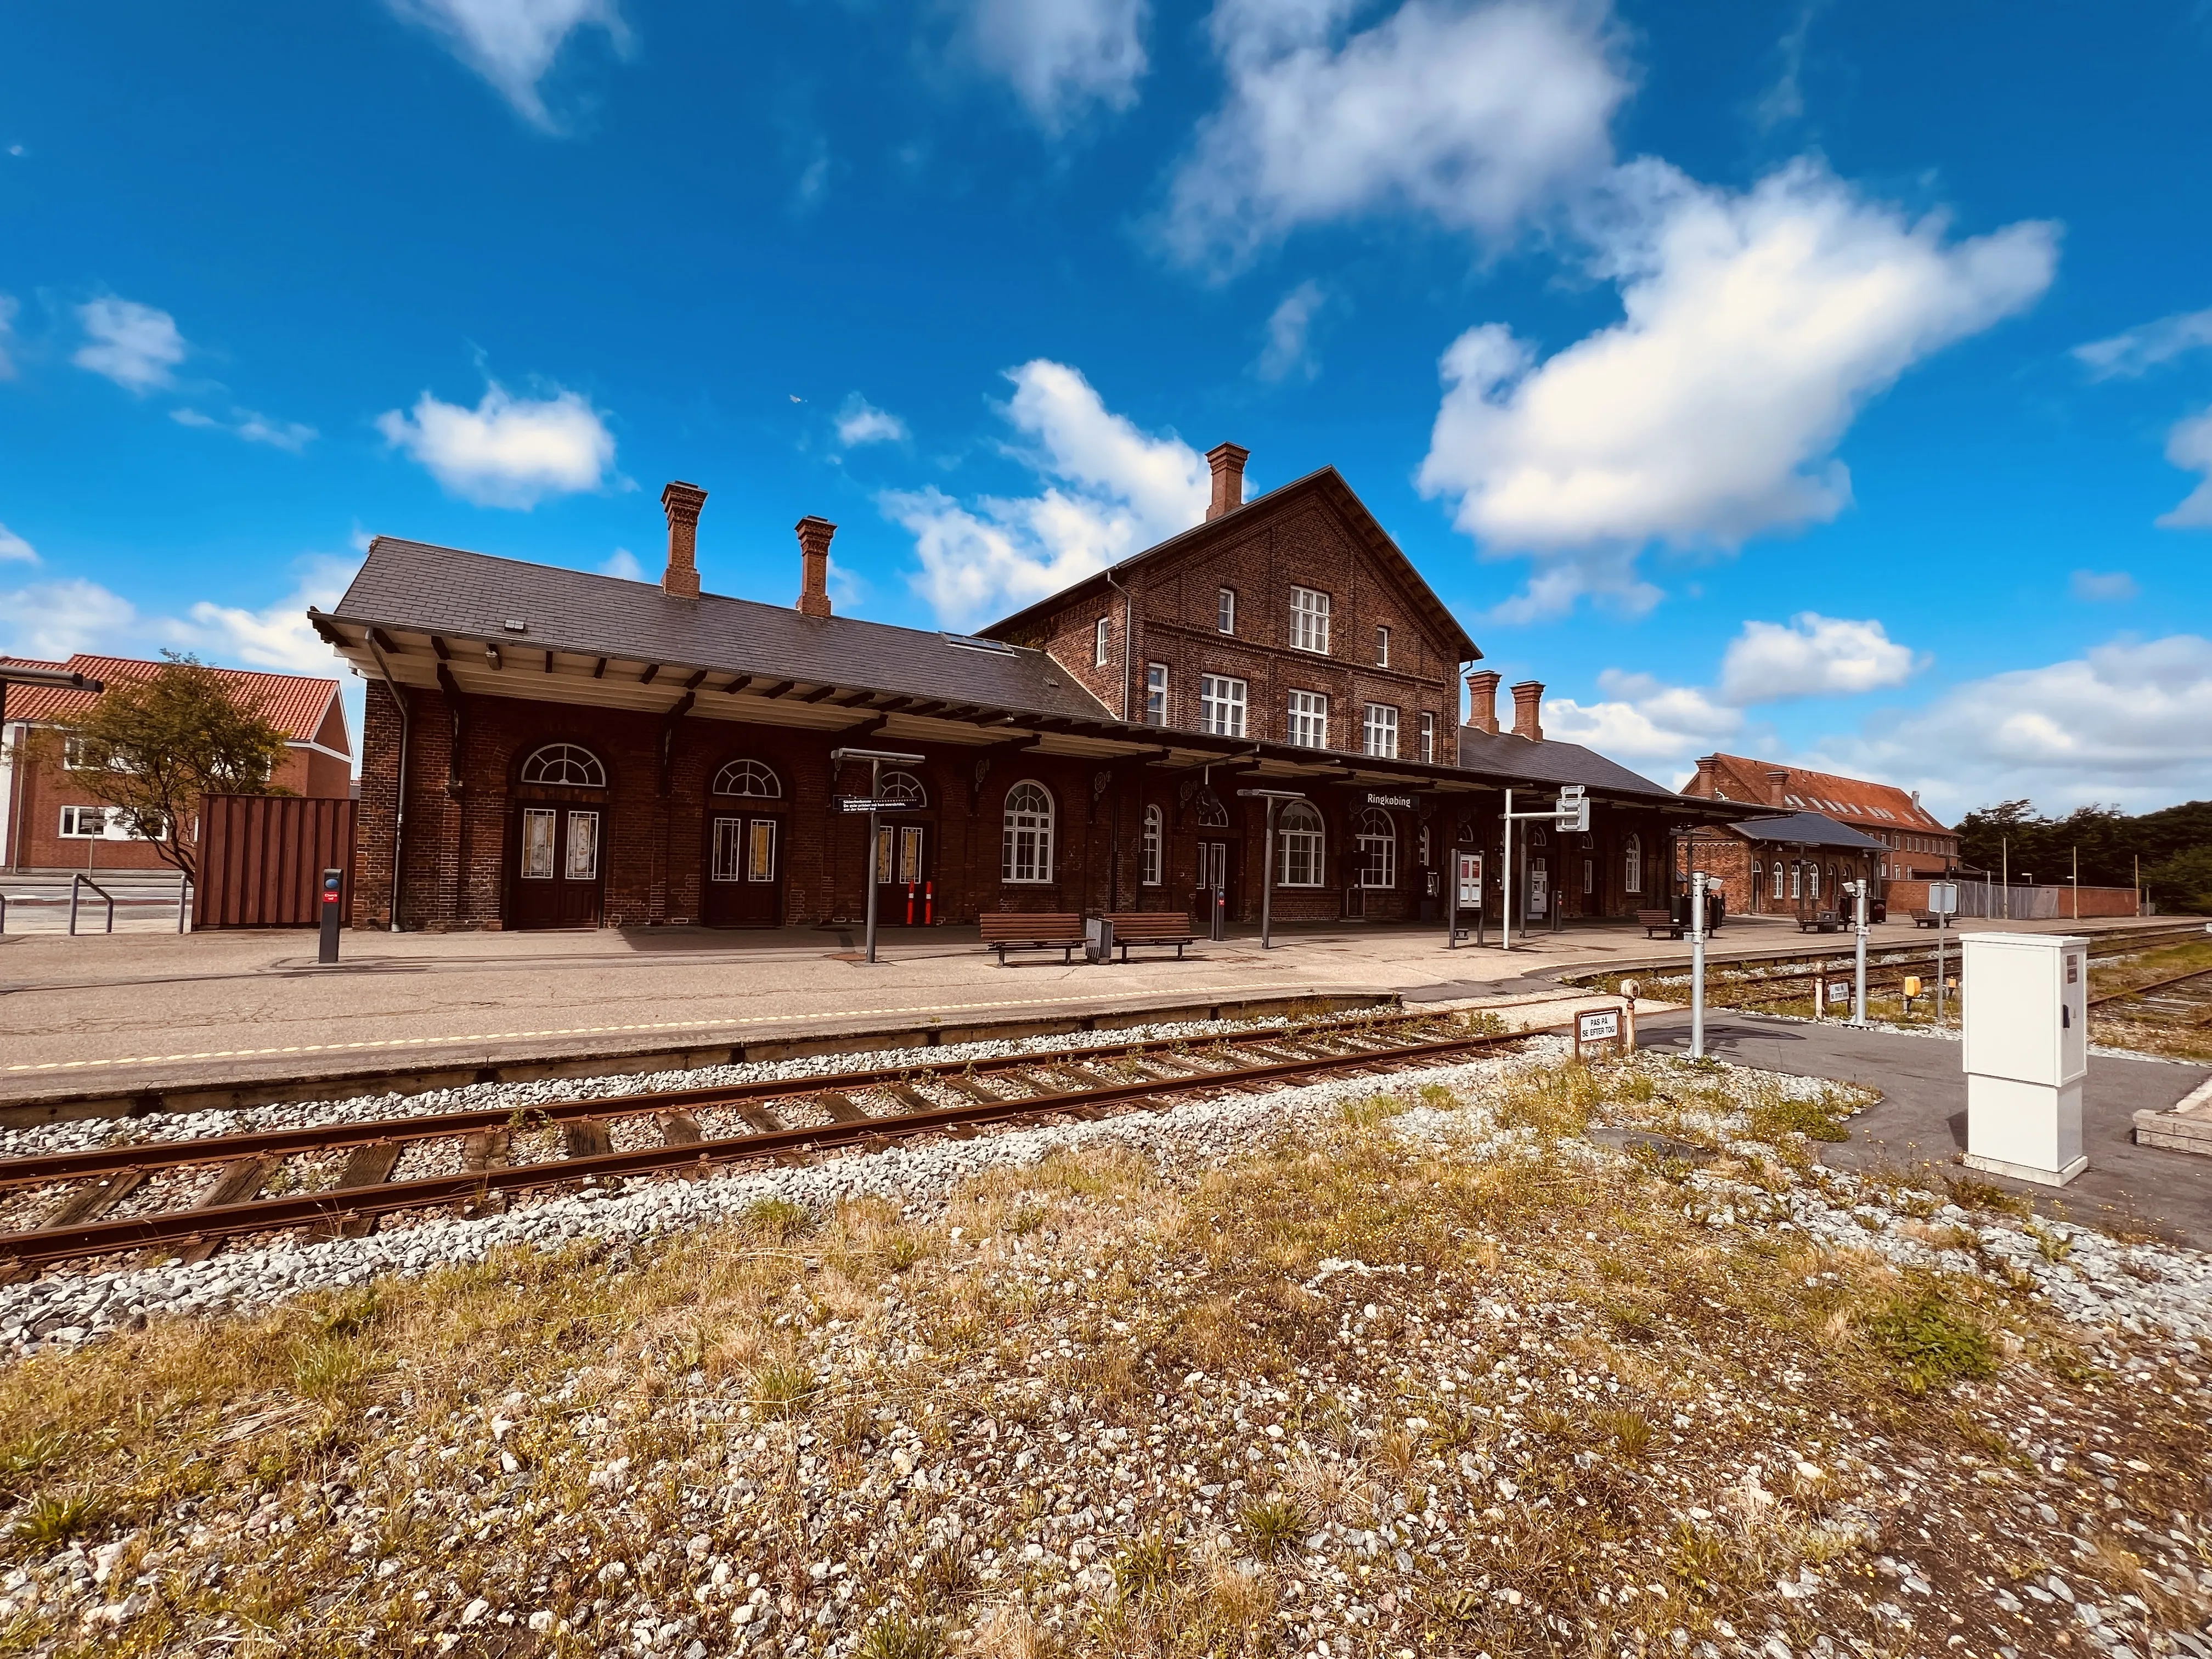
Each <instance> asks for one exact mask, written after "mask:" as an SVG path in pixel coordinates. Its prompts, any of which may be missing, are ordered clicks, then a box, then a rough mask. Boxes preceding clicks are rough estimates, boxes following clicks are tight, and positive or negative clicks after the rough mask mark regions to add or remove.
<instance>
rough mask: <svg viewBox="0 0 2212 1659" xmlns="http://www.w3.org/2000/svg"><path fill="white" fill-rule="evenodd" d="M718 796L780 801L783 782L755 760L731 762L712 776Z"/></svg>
mask: <svg viewBox="0 0 2212 1659" xmlns="http://www.w3.org/2000/svg"><path fill="white" fill-rule="evenodd" d="M714 793H716V794H718V795H744V796H749V797H750V798H752V799H757V800H781V799H783V781H782V780H781V778H779V777H777V776H776V775H775V773H774V772H771V771H770V770H769V769H768V768H767V767H765V766H763V765H762V764H761V763H759V762H758V761H756V760H733V761H732V762H731V763H729V764H728V765H727V766H726V767H724V768H723V769H721V770H720V771H719V772H717V773H715V774H714Z"/></svg>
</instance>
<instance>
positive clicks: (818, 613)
mask: <svg viewBox="0 0 2212 1659" xmlns="http://www.w3.org/2000/svg"><path fill="white" fill-rule="evenodd" d="M793 528H795V529H796V530H797V531H798V532H799V611H800V612H801V613H802V614H803V615H805V616H809V617H826V616H828V615H829V538H831V537H832V536H834V535H836V533H837V526H836V525H834V524H831V523H830V522H829V520H827V519H817V518H814V517H812V516H811V515H810V516H808V517H806V518H804V519H801V520H799V522H798V524H797V525H796V526H793Z"/></svg>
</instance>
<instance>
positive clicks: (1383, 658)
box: [1375, 628, 1390, 668]
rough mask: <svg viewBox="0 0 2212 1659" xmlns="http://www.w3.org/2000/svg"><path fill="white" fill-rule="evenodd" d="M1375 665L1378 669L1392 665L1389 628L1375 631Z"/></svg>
mask: <svg viewBox="0 0 2212 1659" xmlns="http://www.w3.org/2000/svg"><path fill="white" fill-rule="evenodd" d="M1375 665H1376V667H1377V668H1388V667H1389V665H1390V630H1389V629H1387V628H1377V629H1376V630H1375Z"/></svg>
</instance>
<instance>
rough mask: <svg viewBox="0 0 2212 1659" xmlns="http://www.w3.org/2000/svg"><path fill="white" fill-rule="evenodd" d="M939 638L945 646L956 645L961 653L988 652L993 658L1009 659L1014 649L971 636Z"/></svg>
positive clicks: (940, 636) (993, 641)
mask: <svg viewBox="0 0 2212 1659" xmlns="http://www.w3.org/2000/svg"><path fill="white" fill-rule="evenodd" d="M939 638H940V639H942V640H943V641H945V644H947V645H957V646H958V647H960V648H961V649H962V650H963V651H987V652H989V653H991V654H992V655H993V656H994V657H1011V656H1012V655H1013V654H1014V647H1012V646H1011V645H1006V644H1004V643H1002V642H1001V641H998V640H980V639H977V638H976V637H975V635H973V634H943V635H939Z"/></svg>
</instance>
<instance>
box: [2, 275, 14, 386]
mask: <svg viewBox="0 0 2212 1659" xmlns="http://www.w3.org/2000/svg"><path fill="white" fill-rule="evenodd" d="M14 338H15V296H14V295H9V294H0V380H14V379H15V357H14V356H13V355H12V354H11V353H10V352H9V349H8V346H9V342H10V341H11V340H13V339H14Z"/></svg>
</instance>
